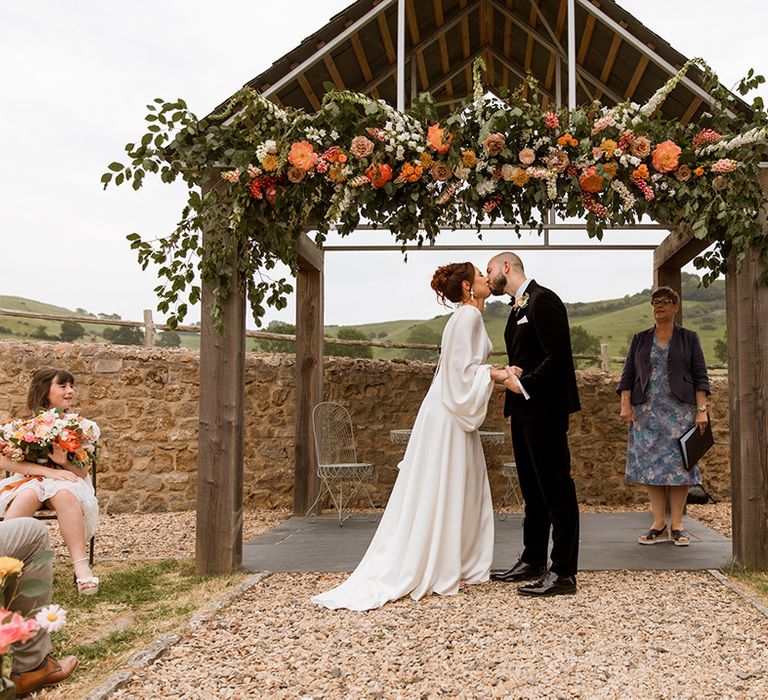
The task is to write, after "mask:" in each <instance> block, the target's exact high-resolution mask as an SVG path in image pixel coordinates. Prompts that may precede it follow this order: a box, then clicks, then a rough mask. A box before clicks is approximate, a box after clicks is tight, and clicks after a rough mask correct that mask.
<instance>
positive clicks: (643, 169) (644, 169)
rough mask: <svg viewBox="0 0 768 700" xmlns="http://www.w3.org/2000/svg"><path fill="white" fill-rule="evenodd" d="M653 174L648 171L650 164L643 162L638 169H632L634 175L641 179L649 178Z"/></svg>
mask: <svg viewBox="0 0 768 700" xmlns="http://www.w3.org/2000/svg"><path fill="white" fill-rule="evenodd" d="M650 176H651V174H650V173H649V172H648V166H647V165H646V164H645V163H643V164H642V165H641V166H640V167H639V168H638V169H637V170H633V171H632V177H639V178H640V179H641V180H647V179H648V178H649V177H650Z"/></svg>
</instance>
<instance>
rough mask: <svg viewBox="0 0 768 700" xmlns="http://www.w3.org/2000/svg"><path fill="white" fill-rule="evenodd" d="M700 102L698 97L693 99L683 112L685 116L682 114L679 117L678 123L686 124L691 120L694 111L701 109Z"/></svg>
mask: <svg viewBox="0 0 768 700" xmlns="http://www.w3.org/2000/svg"><path fill="white" fill-rule="evenodd" d="M701 105H702V100H700V99H699V98H698V97H694V98H693V99H692V100H691V104H689V105H688V109H686V110H685V114H683V116H682V117H680V121H681V122H682V123H683V124H687V123H688V122H689V121H691V119H693V115H694V114H696V110H697V109H698V108H699V107H701Z"/></svg>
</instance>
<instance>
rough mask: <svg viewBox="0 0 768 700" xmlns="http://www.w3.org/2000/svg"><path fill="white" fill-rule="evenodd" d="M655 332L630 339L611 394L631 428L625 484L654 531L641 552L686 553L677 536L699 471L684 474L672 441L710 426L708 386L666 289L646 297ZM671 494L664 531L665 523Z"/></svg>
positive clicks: (684, 540) (691, 336)
mask: <svg viewBox="0 0 768 700" xmlns="http://www.w3.org/2000/svg"><path fill="white" fill-rule="evenodd" d="M651 308H652V310H653V321H654V325H653V327H652V328H649V329H648V330H644V331H641V332H640V333H636V334H635V335H634V336H633V337H632V342H631V343H630V346H629V350H628V351H627V359H626V361H625V363H624V371H623V372H622V374H621V380H620V381H619V386H618V388H617V389H616V393H618V394H619V395H620V396H621V411H620V413H619V415H620V417H621V419H622V420H624V421H626V422H627V423H629V437H628V442H627V468H626V480H627V483H635V484H644V485H645V487H646V489H647V490H648V498H649V500H650V502H651V511H652V513H653V523H652V524H651V527H650V529H649V530H648V531H647V532H645V533H644V534H642V535H640V537H639V538H638V542H639V543H640V544H646V545H651V544H658V543H661V542H667V541H669V540H670V537H671V540H672V542H673V543H674V544H675V545H678V546H686V545H688V544H689V543H690V538H689V536H688V534H687V533H686V531H685V529H684V528H683V509H684V508H685V502H686V498H687V496H688V487H689V486H691V485H693V484H700V483H701V474H700V473H699V468H698V466H697V465H695V466H693V468H692V469H691V470H690V471H687V470H686V469H685V468H684V466H683V458H682V455H681V453H680V446H679V443H678V439H679V438H680V436H681V435H682V434H683V433H684V432H685V431H687V430H688V429H690V427H691V426H692V425H694V424H695V425H696V426H698V427H699V429H700V430H703V429H704V427H706V425H707V422H708V421H709V417H708V412H707V411H708V408H707V400H708V397H709V393H710V392H709V378H708V376H707V365H706V363H705V361H704V352H703V351H702V349H701V342H700V341H699V336H698V335H697V334H696V333H694V332H693V331H690V330H688V329H686V328H682V327H681V326H679V325H678V324H677V323H675V316H676V315H677V312H678V311H679V309H680V297H679V295H678V294H677V292H676V291H675V290H674V289H671V288H670V287H658V288H657V289H656V290H655V291H654V292H653V293H652V294H651ZM667 493H669V510H670V523H669V529H667V528H668V526H667V522H666V520H665V515H666V513H665V511H666V496H667Z"/></svg>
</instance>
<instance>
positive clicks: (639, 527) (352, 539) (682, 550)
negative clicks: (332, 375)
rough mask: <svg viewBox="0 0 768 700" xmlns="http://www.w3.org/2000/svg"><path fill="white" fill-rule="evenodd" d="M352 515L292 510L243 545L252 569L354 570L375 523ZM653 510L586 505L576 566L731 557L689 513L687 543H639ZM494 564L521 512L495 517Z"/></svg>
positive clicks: (513, 552) (725, 544)
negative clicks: (313, 517)
mask: <svg viewBox="0 0 768 700" xmlns="http://www.w3.org/2000/svg"><path fill="white" fill-rule="evenodd" d="M378 519H379V518H378V515H377V516H375V519H374V520H368V519H367V517H366V516H365V515H364V514H360V515H355V516H353V517H352V518H350V519H349V520H346V521H345V522H344V526H343V527H339V521H338V519H337V518H335V517H334V516H332V515H325V516H322V517H320V518H318V520H317V521H316V522H315V523H310V522H309V521H308V520H307V519H306V518H302V517H296V516H294V517H292V518H289V519H288V520H286V521H285V522H283V523H281V524H280V525H278V526H277V527H275V528H274V529H272V530H270V531H269V532H267V533H265V534H264V535H261V536H260V537H257V538H256V539H254V540H252V541H250V542H248V543H246V544H245V545H244V546H243V568H244V569H246V570H248V571H271V572H274V573H277V572H287V571H295V572H302V571H304V572H309V571H317V572H330V571H352V570H353V569H354V568H355V566H357V563H358V562H359V561H360V559H361V558H362V556H363V554H364V553H365V550H366V549H367V547H368V543H369V542H370V541H371V538H372V537H373V533H374V532H375V530H376V527H377V525H378ZM649 522H650V516H649V514H648V513H637V512H633V513H582V515H581V546H580V552H579V569H580V570H582V571H611V570H619V569H629V570H633V571H643V570H657V569H677V570H698V569H719V568H721V567H724V566H727V565H728V564H729V563H730V560H731V541H730V540H729V539H727V538H725V537H723V536H722V535H720V534H719V533H717V532H715V531H714V530H710V529H709V528H708V527H706V526H705V525H702V524H701V523H700V522H698V521H696V520H693V519H692V518H686V519H685V520H684V524H685V528H686V530H687V531H688V533H689V534H690V536H691V545H690V546H689V547H675V546H674V545H673V544H672V543H671V542H670V543H662V544H655V545H646V546H642V545H639V544H637V537H638V536H639V535H640V534H641V533H642V532H644V531H645V530H647V529H648V527H649ZM495 526H496V538H495V546H494V557H493V568H499V569H503V568H507V567H509V566H510V565H511V564H513V563H514V562H515V561H516V560H517V557H518V554H519V553H520V551H521V549H522V516H521V515H520V514H510V515H509V516H508V519H507V520H499V519H498V518H496V519H495Z"/></svg>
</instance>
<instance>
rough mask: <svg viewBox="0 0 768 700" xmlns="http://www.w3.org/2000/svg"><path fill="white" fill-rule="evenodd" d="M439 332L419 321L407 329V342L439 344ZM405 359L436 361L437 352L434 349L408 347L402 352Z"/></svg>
mask: <svg viewBox="0 0 768 700" xmlns="http://www.w3.org/2000/svg"><path fill="white" fill-rule="evenodd" d="M440 340H441V337H440V334H439V333H438V332H437V331H436V330H434V329H433V328H430V327H429V326H427V325H425V324H423V323H420V324H418V325H417V326H414V327H413V328H411V330H410V331H408V337H407V338H406V341H405V342H407V343H419V344H422V345H440ZM403 354H404V356H405V358H406V359H407V360H421V361H422V362H437V358H438V353H437V351H435V350H427V349H423V350H421V349H418V348H408V349H407V350H406V351H405V352H404V353H403Z"/></svg>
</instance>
